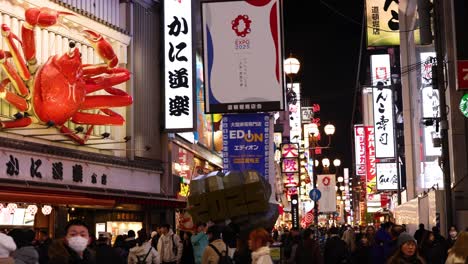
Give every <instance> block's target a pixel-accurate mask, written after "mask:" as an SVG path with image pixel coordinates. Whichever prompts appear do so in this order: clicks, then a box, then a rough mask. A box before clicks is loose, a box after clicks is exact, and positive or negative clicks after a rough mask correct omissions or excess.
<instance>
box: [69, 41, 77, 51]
mask: <svg viewBox="0 0 468 264" xmlns="http://www.w3.org/2000/svg"><path fill="white" fill-rule="evenodd" d="M75 46H76V44H75V42H73V41H70V42H68V47H70V49H73V48H74V47H75Z"/></svg>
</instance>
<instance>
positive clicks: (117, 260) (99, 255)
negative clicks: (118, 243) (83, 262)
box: [96, 232, 126, 264]
mask: <svg viewBox="0 0 468 264" xmlns="http://www.w3.org/2000/svg"><path fill="white" fill-rule="evenodd" d="M111 241H112V235H111V234H110V233H107V232H103V233H100V234H99V238H98V240H96V263H99V264H124V263H126V261H125V260H124V259H123V258H121V257H120V256H119V254H118V253H117V252H116V251H115V250H114V249H113V248H112V247H111V245H110V244H111Z"/></svg>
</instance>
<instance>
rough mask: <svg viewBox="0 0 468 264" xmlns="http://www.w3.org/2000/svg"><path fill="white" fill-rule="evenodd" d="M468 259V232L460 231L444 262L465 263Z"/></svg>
mask: <svg viewBox="0 0 468 264" xmlns="http://www.w3.org/2000/svg"><path fill="white" fill-rule="evenodd" d="M467 259H468V232H466V231H465V232H461V233H460V235H458V238H457V241H456V242H455V244H453V247H452V248H451V249H450V250H449V254H448V258H447V260H446V261H445V264H455V263H465V262H466V260H467Z"/></svg>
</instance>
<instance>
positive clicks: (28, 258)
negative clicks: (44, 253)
mask: <svg viewBox="0 0 468 264" xmlns="http://www.w3.org/2000/svg"><path fill="white" fill-rule="evenodd" d="M11 256H12V257H13V258H14V259H15V264H39V253H38V252H37V250H36V249H35V248H34V247H33V246H25V247H21V248H18V249H16V251H14V252H13V254H11Z"/></svg>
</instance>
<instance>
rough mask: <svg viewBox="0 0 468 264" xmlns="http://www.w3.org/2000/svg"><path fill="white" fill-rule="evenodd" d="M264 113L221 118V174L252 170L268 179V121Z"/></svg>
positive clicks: (231, 115) (230, 115) (232, 115)
mask: <svg viewBox="0 0 468 264" xmlns="http://www.w3.org/2000/svg"><path fill="white" fill-rule="evenodd" d="M269 118H270V117H269V116H268V114H229V115H224V116H223V164H224V170H225V171H244V170H256V171H258V172H259V173H260V174H262V175H263V177H266V178H268V176H269V167H268V166H269V159H268V157H269V151H270V149H269V144H268V142H269V140H270V132H269V131H270V130H269V127H270V121H269Z"/></svg>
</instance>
